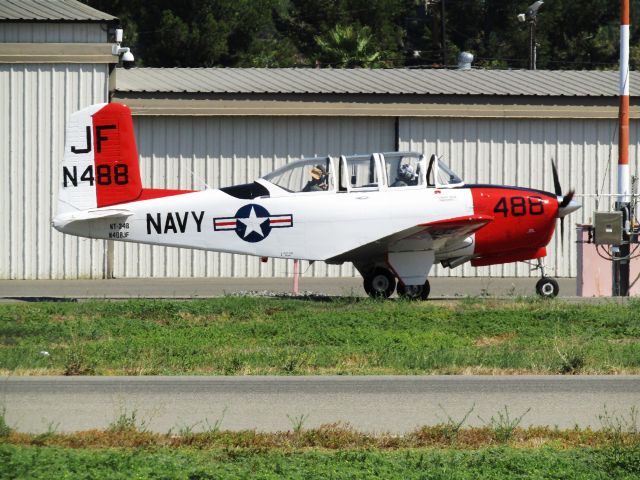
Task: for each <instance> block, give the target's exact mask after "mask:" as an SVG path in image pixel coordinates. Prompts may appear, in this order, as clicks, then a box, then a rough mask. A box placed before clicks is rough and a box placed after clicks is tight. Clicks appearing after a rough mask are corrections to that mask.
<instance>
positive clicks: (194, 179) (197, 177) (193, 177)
mask: <svg viewBox="0 0 640 480" xmlns="http://www.w3.org/2000/svg"><path fill="white" fill-rule="evenodd" d="M182 167H184V168H186V169H187V171H188V172H189V173H190V174H191V178H192V179H193V181H194V183H195V181H196V180H199V181H201V182H202V184H203V185H204V186H205V187H206V190H210V189H211V187H210V186H209V184H208V183H207V182H206V181H205V179H204V178H202V177H201V176H200V175H196V172H194V171H193V170H191V169H190V168H189V167H187V166H186V165H185V164H182Z"/></svg>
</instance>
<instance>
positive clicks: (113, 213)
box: [52, 208, 133, 229]
mask: <svg viewBox="0 0 640 480" xmlns="http://www.w3.org/2000/svg"><path fill="white" fill-rule="evenodd" d="M131 215H133V212H131V211H129V210H126V209H124V208H101V209H97V210H83V211H81V212H73V213H65V214H61V215H57V216H56V217H55V218H54V219H53V222H52V223H53V226H54V227H55V228H57V229H60V228H61V227H63V226H65V225H69V224H70V223H74V222H85V221H89V220H101V219H105V218H127V217H130V216H131Z"/></svg>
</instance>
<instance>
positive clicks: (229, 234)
mask: <svg viewBox="0 0 640 480" xmlns="http://www.w3.org/2000/svg"><path fill="white" fill-rule="evenodd" d="M61 173H62V175H61V177H60V192H59V200H58V212H57V215H56V217H55V218H54V219H53V226H54V227H55V228H56V229H58V230H59V231H61V232H64V233H68V234H72V235H78V236H82V237H90V238H101V239H113V240H121V241H124V242H139V243H147V244H153V245H167V246H172V247H188V248H197V249H202V250H215V251H220V252H231V253H242V254H249V255H256V256H259V257H273V258H292V259H301V260H309V261H324V262H326V263H329V264H341V263H343V262H352V263H353V264H354V265H355V267H356V268H357V269H358V271H359V272H360V273H361V274H362V276H363V277H364V289H365V290H366V292H367V293H368V294H369V295H371V296H382V297H388V296H390V295H391V294H392V293H393V292H394V290H396V284H397V293H398V294H399V295H400V296H404V297H408V298H419V299H426V298H427V297H428V295H429V281H428V280H427V276H428V274H429V271H430V269H431V267H432V266H433V264H434V263H435V262H439V263H441V264H442V265H443V266H445V267H451V268H454V267H456V266H458V265H462V264H463V263H465V262H471V264H472V265H474V266H484V265H494V264H500V263H508V262H516V261H527V260H534V259H535V260H537V264H538V266H539V267H540V270H541V272H542V278H541V279H540V281H539V282H538V283H537V285H536V290H537V292H538V294H540V295H542V296H547V297H553V296H555V295H557V293H558V284H557V282H556V281H555V280H554V279H552V278H550V277H546V276H545V275H544V265H543V263H542V259H543V258H544V257H545V256H546V254H547V252H546V246H547V244H548V243H549V241H550V240H551V237H552V236H553V233H554V230H555V226H556V219H558V218H560V219H562V218H563V217H564V216H566V215H567V214H569V213H571V212H573V211H574V210H576V209H578V208H580V206H579V205H578V204H577V203H575V202H574V201H573V200H572V197H573V193H572V192H570V193H569V194H568V195H565V196H563V195H562V192H561V189H560V184H559V182H558V176H557V171H556V169H555V165H554V168H553V173H554V183H555V189H556V192H555V193H549V192H544V191H541V190H534V189H526V188H520V187H508V186H500V185H468V184H465V183H463V182H462V180H461V179H460V178H458V177H457V176H456V175H455V174H454V173H453V172H452V171H451V170H449V169H448V168H447V167H446V166H445V165H444V164H443V163H442V162H440V161H439V160H438V158H437V156H436V155H432V156H431V158H430V160H429V161H427V160H426V158H425V157H424V156H423V155H421V154H418V153H405V152H394V153H373V154H367V155H351V156H340V157H339V158H333V157H329V156H327V157H315V158H306V159H305V158H303V159H301V160H297V161H294V162H291V163H289V164H288V165H286V166H284V167H282V168H279V169H278V170H275V171H273V172H271V173H269V174H268V175H265V176H264V177H262V178H259V179H257V180H256V181H255V182H253V183H249V184H245V185H235V186H230V187H225V188H216V189H206V190H202V191H193V190H160V189H148V188H143V186H142V182H141V179H140V168H139V161H138V153H137V150H136V144H135V138H134V131H133V122H132V119H131V112H130V110H129V108H128V107H126V106H124V105H121V104H117V103H109V104H97V105H92V106H90V107H87V108H85V109H83V110H80V111H78V112H75V113H74V114H72V115H71V118H70V121H69V124H68V126H67V131H66V144H65V155H64V160H63V165H62V172H61Z"/></svg>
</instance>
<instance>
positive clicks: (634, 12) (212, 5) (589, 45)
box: [83, 0, 640, 69]
mask: <svg viewBox="0 0 640 480" xmlns="http://www.w3.org/2000/svg"><path fill="white" fill-rule="evenodd" d="M83 1H84V2H85V3H88V4H89V5H91V6H93V7H95V8H98V9H99V10H103V11H106V12H108V13H111V14H113V15H116V16H118V17H119V18H120V19H121V21H122V23H123V25H124V28H125V36H126V40H125V41H126V44H127V45H128V46H131V47H132V48H133V50H134V52H135V55H136V57H137V58H138V59H139V64H140V65H146V66H161V67H209V66H243V67H287V66H301V65H302V66H313V65H314V62H315V61H316V60H320V61H321V62H323V64H324V65H329V66H333V65H336V66H342V67H348V66H369V67H381V66H395V67H401V66H403V65H414V66H426V67H430V66H441V64H442V32H441V17H440V15H441V10H440V3H439V2H423V1H416V0H233V1H232V0H183V1H182V2H171V1H169V0H156V1H154V2H144V1H143V0H127V1H125V0H83ZM530 3H532V0H468V1H467V0H465V1H448V2H446V14H445V30H446V37H447V56H448V62H447V63H448V65H449V66H451V65H455V64H456V62H457V58H456V57H457V54H458V52H460V51H462V50H469V51H471V52H472V53H473V54H474V55H475V58H476V62H475V65H476V66H481V67H486V68H507V67H508V68H527V66H528V61H529V60H528V59H529V26H528V23H520V22H519V21H518V20H517V14H518V13H522V12H524V11H526V8H527V6H528V5H529V4H530ZM639 16H640V0H632V1H631V18H632V19H637V18H638V17H639ZM618 18H619V9H618V3H615V5H614V6H613V7H612V4H611V2H610V1H608V0H583V1H580V2H576V1H574V0H554V1H553V2H545V4H544V5H543V7H542V8H541V9H540V11H539V14H538V23H537V29H536V31H537V34H536V39H537V43H538V44H539V48H538V68H540V69H600V68H615V65H616V63H617V61H618V42H619V34H618V32H619V26H618V24H619V19H618ZM638 25H639V22H636V21H632V23H631V52H630V61H631V66H632V68H636V67H638V66H639V65H640V63H639V62H640V50H639V47H638V45H637V44H638V39H639V37H640V27H639V26H638ZM345 29H351V30H352V31H353V32H355V33H353V32H347V34H345ZM334 35H337V36H338V40H339V41H337V42H336V41H334V40H333V39H332V37H333V36H334ZM317 38H319V39H320V41H318V40H316V39H317ZM358 38H359V39H360V40H359V41H360V42H363V46H362V47H361V48H360V49H358V48H357V44H358V41H356V42H355V43H354V41H353V40H354V39H358ZM348 39H350V40H349V41H347V40H348ZM363 39H366V40H363ZM354 45H355V46H354ZM364 47H366V48H364ZM356 52H360V53H358V54H357V55H356ZM414 52H418V53H417V56H414Z"/></svg>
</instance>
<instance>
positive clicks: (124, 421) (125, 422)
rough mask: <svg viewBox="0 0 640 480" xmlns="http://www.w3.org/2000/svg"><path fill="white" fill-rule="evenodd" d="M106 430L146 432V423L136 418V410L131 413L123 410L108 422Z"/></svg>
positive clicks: (112, 431) (113, 431)
mask: <svg viewBox="0 0 640 480" xmlns="http://www.w3.org/2000/svg"><path fill="white" fill-rule="evenodd" d="M107 431H108V432H111V433H131V432H146V431H147V423H146V421H145V420H140V419H139V418H138V412H137V411H136V410H134V411H132V412H131V413H129V412H127V411H123V412H122V413H120V415H119V416H118V418H116V419H115V420H114V421H113V422H111V423H110V424H109V427H108V428H107Z"/></svg>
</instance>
